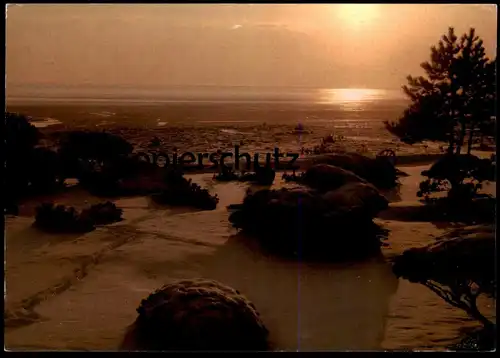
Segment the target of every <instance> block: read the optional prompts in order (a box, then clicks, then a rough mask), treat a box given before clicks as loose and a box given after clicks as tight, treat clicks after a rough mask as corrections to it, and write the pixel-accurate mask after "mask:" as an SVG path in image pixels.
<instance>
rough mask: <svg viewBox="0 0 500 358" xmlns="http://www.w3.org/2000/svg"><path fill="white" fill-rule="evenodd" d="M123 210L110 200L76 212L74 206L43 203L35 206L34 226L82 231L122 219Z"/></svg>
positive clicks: (48, 229) (66, 230) (58, 230)
mask: <svg viewBox="0 0 500 358" xmlns="http://www.w3.org/2000/svg"><path fill="white" fill-rule="evenodd" d="M122 214H123V210H122V209H119V208H117V207H116V205H115V204H113V203H111V202H109V201H108V202H106V203H101V204H95V205H92V206H91V207H90V208H88V209H84V210H82V212H78V211H77V210H76V209H75V208H74V207H72V206H70V207H67V206H64V205H54V203H43V204H42V205H40V206H38V207H37V208H36V216H35V226H36V227H38V228H40V229H43V230H46V231H50V232H65V233H82V232H89V231H92V230H94V229H95V226H96V225H105V224H111V223H114V222H118V221H121V220H122Z"/></svg>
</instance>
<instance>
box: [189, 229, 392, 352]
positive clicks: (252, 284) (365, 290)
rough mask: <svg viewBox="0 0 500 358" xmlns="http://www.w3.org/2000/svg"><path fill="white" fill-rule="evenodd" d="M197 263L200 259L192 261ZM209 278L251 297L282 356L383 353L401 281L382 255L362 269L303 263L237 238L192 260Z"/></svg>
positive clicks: (349, 265) (354, 265)
mask: <svg viewBox="0 0 500 358" xmlns="http://www.w3.org/2000/svg"><path fill="white" fill-rule="evenodd" d="M193 259H194V258H193ZM194 260H195V261H197V262H198V263H199V264H200V266H199V267H200V268H201V272H203V274H204V276H205V277H206V278H210V279H215V280H218V281H220V282H222V283H224V284H226V285H229V286H231V287H234V288H235V289H237V290H239V291H240V292H242V293H243V294H244V295H246V296H247V297H248V298H249V299H250V300H251V301H252V302H253V303H254V304H255V305H256V307H257V310H258V311H259V312H260V314H261V316H262V319H263V321H264V323H265V324H266V326H267V328H268V329H269V331H270V340H271V344H272V346H273V347H274V349H277V350H327V349H328V350H332V349H333V350H335V349H337V350H347V349H352V350H368V349H380V343H381V341H382V339H383V336H384V329H385V319H386V315H387V313H388V309H389V300H390V298H391V296H392V295H393V294H394V293H395V292H396V290H397V286H398V280H397V278H396V277H395V275H394V274H393V273H392V270H391V266H390V264H388V263H386V262H385V260H384V258H383V257H382V256H379V257H376V258H373V259H369V260H366V261H363V262H359V263H342V264H333V263H319V262H297V261H292V260H286V259H281V258H278V257H275V256H271V255H268V254H267V253H264V252H263V251H262V250H261V249H260V247H259V245H258V244H257V243H256V241H255V240H252V239H248V238H245V237H243V235H242V234H237V235H233V236H231V237H230V238H229V239H228V240H227V242H226V243H225V244H224V245H222V246H220V247H219V248H218V249H216V250H215V252H214V253H213V255H210V256H203V257H201V258H197V259H194Z"/></svg>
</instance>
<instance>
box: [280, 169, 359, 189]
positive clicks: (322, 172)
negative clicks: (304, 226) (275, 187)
mask: <svg viewBox="0 0 500 358" xmlns="http://www.w3.org/2000/svg"><path fill="white" fill-rule="evenodd" d="M283 179H284V180H285V181H288V182H290V181H292V182H297V183H301V184H305V185H307V186H309V187H311V188H313V189H316V190H319V191H322V192H326V191H329V190H335V189H338V188H340V187H341V186H342V185H345V184H349V183H367V182H366V180H364V179H363V178H361V177H359V176H357V175H356V174H354V173H353V172H350V171H348V170H344V169H342V168H340V167H336V166H333V165H328V164H316V165H314V166H312V167H311V168H309V169H307V171H306V172H304V173H301V174H299V175H295V172H294V173H293V174H292V175H287V174H283Z"/></svg>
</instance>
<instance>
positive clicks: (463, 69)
mask: <svg viewBox="0 0 500 358" xmlns="http://www.w3.org/2000/svg"><path fill="white" fill-rule="evenodd" d="M421 67H422V69H423V70H424V71H425V73H426V76H425V77H424V76H420V77H412V76H408V77H407V81H408V85H405V86H403V91H404V92H405V94H406V95H407V96H408V97H409V99H410V100H411V102H412V103H411V104H410V106H409V107H408V108H407V109H406V110H405V112H404V113H403V115H402V116H401V118H399V120H398V121H397V122H396V123H389V122H385V125H386V128H387V129H388V130H389V131H390V132H391V133H393V134H394V135H396V136H398V137H399V138H401V139H402V140H403V141H404V142H407V143H410V144H412V143H416V142H421V141H424V140H431V141H441V142H447V143H448V152H449V153H453V152H454V151H455V150H456V153H457V154H459V153H460V150H461V147H462V146H463V144H464V141H465V138H466V134H467V131H469V138H468V139H469V143H472V140H473V136H474V131H475V130H478V131H485V130H487V128H489V129H488V130H490V131H491V128H490V127H491V120H492V118H495V120H496V114H495V108H494V101H495V99H496V88H495V75H496V61H490V60H489V59H488V58H487V57H486V54H485V49H484V46H483V42H482V40H481V39H480V38H479V37H478V36H476V35H475V30H474V29H470V31H469V33H468V34H464V35H462V36H461V38H460V39H458V37H457V36H456V35H455V31H454V29H453V28H452V27H450V28H449V29H448V34H447V35H444V36H442V39H441V40H440V41H439V43H438V45H437V46H432V47H431V56H430V61H427V62H424V63H422V64H421ZM487 123H489V124H487ZM470 145H471V144H470ZM469 152H470V149H469Z"/></svg>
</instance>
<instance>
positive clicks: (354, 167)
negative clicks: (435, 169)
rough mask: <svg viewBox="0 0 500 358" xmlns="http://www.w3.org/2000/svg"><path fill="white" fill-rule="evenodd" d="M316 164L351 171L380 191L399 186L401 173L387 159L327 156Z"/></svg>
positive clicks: (351, 154)
mask: <svg viewBox="0 0 500 358" xmlns="http://www.w3.org/2000/svg"><path fill="white" fill-rule="evenodd" d="M316 163H318V164H319V163H322V164H328V165H333V166H335V167H339V168H342V169H344V170H347V171H350V172H352V173H354V174H356V175H357V176H359V177H361V178H363V179H365V180H366V181H368V182H369V183H371V184H373V185H375V186H376V187H377V188H380V189H390V188H394V187H395V186H396V185H397V184H398V175H399V173H400V172H399V171H398V170H397V169H396V167H395V166H394V165H393V164H392V163H391V161H390V160H388V159H387V158H386V157H377V158H370V157H367V156H364V155H361V154H358V153H344V154H326V155H323V156H321V158H318V159H317V160H316Z"/></svg>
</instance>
